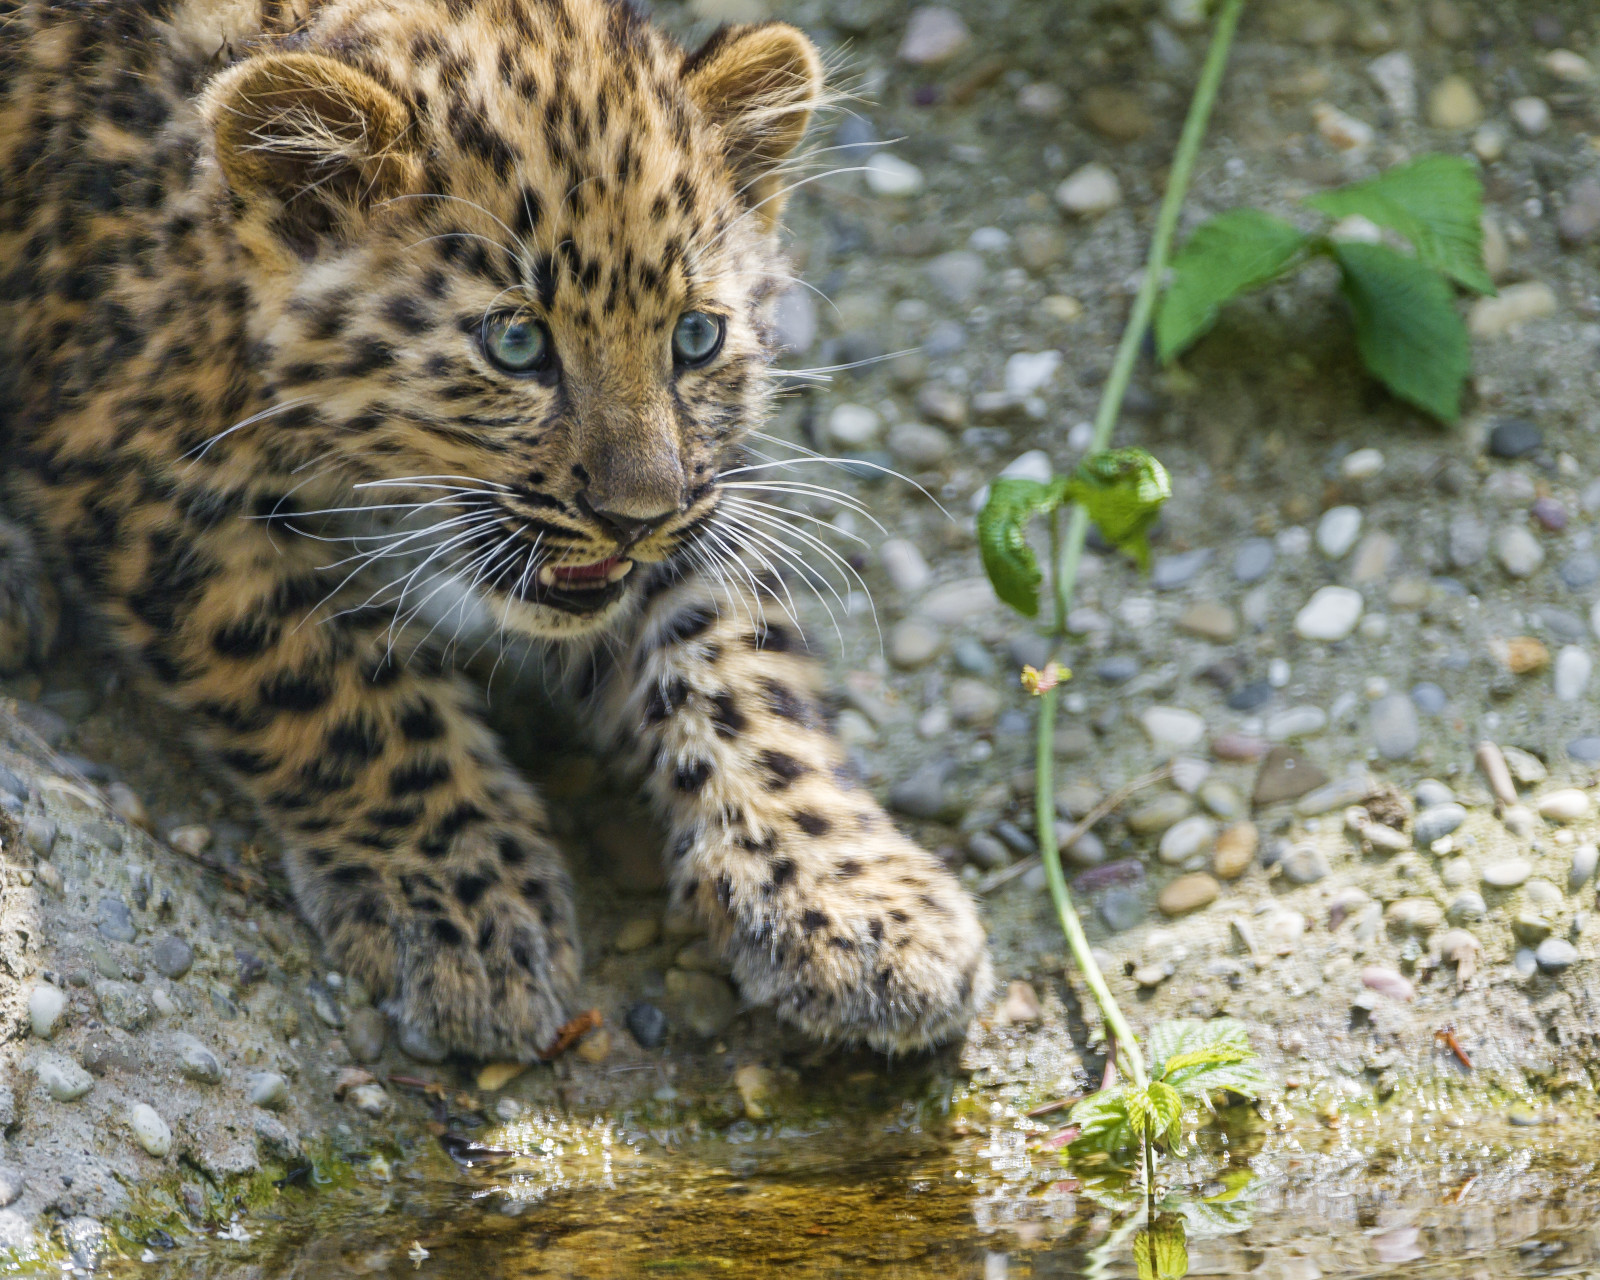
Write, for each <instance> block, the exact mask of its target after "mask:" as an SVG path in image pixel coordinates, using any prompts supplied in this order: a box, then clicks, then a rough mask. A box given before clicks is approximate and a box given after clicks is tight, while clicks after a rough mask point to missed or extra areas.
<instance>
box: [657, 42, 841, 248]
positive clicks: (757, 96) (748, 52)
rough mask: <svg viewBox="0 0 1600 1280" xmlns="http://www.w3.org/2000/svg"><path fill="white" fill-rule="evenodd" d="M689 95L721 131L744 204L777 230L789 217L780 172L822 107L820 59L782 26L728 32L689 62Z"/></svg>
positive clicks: (685, 79)
mask: <svg viewBox="0 0 1600 1280" xmlns="http://www.w3.org/2000/svg"><path fill="white" fill-rule="evenodd" d="M683 82H684V87H685V88H686V89H687V90H688V92H689V97H690V98H691V99H692V100H693V101H694V103H695V105H696V106H698V107H699V108H700V110H701V111H702V112H704V113H705V115H706V116H708V117H709V118H710V119H711V120H712V121H713V122H714V123H715V124H716V125H717V126H718V128H720V129H721V131H722V139H723V146H724V148H725V149H726V151H727V155H728V161H729V163H730V165H731V166H732V168H733V172H734V178H735V180H736V181H737V183H738V185H739V188H740V194H741V198H742V199H743V200H744V201H745V203H746V204H747V205H748V206H749V207H750V208H751V209H753V210H755V212H756V216H757V217H758V218H760V219H761V221H762V223H763V224H764V225H765V226H767V227H771V226H772V225H773V224H774V223H776V222H777V220H778V215H779V214H780V213H782V211H783V189H784V183H783V179H782V175H781V174H780V173H778V172H777V169H778V166H779V165H781V164H782V162H783V161H784V160H785V159H786V158H787V157H788V156H789V154H790V153H791V152H793V151H794V149H795V147H797V146H799V144H800V139H801V138H802V137H803V136H804V135H805V131H806V126H807V125H808V124H809V123H810V121H811V113H812V111H814V110H815V109H816V108H817V106H818V105H820V103H821V102H822V95H823V68H822V58H821V56H820V55H819V54H818V53H817V49H816V46H815V45H813V44H812V43H811V41H810V40H809V39H807V38H806V36H805V35H804V34H802V33H801V32H800V31H798V30H796V29H795V28H794V27H791V26H789V25H788V24H787V23H784V22H763V23H757V24H754V25H749V26H738V27H723V28H722V29H721V30H719V31H717V32H716V33H715V34H713V35H712V36H711V38H710V39H709V40H707V41H706V42H705V44H704V45H702V46H701V47H700V49H699V51H698V52H696V53H693V54H691V55H690V56H689V57H688V58H687V59H685V60H684V64H683Z"/></svg>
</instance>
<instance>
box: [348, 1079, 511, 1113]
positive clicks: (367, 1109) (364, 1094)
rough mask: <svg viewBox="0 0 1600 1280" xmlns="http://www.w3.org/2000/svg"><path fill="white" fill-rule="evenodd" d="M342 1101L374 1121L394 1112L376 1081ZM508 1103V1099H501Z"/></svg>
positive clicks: (388, 1099) (357, 1087)
mask: <svg viewBox="0 0 1600 1280" xmlns="http://www.w3.org/2000/svg"><path fill="white" fill-rule="evenodd" d="M344 1100H345V1101H346V1102H348V1103H349V1104H350V1105H351V1106H352V1107H354V1108H355V1109H356V1110H357V1111H359V1112H361V1114H362V1115H365V1116H371V1117H372V1119H374V1120H382V1119H383V1118H384V1117H385V1116H387V1115H388V1114H389V1113H390V1112H391V1111H393V1110H394V1099H393V1098H391V1097H390V1096H389V1091H388V1090H387V1089H385V1088H384V1087H383V1086H382V1085H381V1084H379V1083H377V1081H373V1082H372V1083H370V1084H358V1085H357V1086H356V1087H355V1088H354V1089H352V1090H350V1092H349V1093H347V1094H345V1096H344ZM502 1101H510V1099H502Z"/></svg>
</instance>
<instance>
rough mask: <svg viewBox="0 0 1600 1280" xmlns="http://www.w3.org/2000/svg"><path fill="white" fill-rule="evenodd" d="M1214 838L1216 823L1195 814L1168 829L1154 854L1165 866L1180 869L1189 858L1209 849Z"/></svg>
mask: <svg viewBox="0 0 1600 1280" xmlns="http://www.w3.org/2000/svg"><path fill="white" fill-rule="evenodd" d="M1216 837H1217V824H1216V821H1215V820H1214V819H1212V818H1210V817H1207V816H1206V815H1205V814H1199V813H1197V814H1194V815H1193V816H1191V817H1188V818H1184V819H1183V820H1182V821H1180V822H1177V823H1175V824H1173V825H1172V826H1171V827H1168V828H1167V830H1166V831H1165V832H1164V833H1163V834H1162V836H1161V842H1160V844H1159V845H1158V846H1157V848H1156V853H1157V856H1158V857H1159V858H1160V859H1161V861H1162V862H1164V863H1166V864H1167V866H1169V867H1181V866H1182V865H1183V864H1184V863H1186V862H1188V861H1189V859H1190V858H1193V857H1196V856H1197V855H1199V854H1202V853H1204V852H1205V851H1206V850H1207V849H1209V848H1210V847H1211V845H1212V844H1213V842H1214V841H1215V840H1216Z"/></svg>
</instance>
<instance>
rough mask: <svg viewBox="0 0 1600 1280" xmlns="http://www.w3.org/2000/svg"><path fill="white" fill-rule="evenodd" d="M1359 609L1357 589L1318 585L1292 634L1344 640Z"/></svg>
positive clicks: (1352, 629) (1357, 620)
mask: <svg viewBox="0 0 1600 1280" xmlns="http://www.w3.org/2000/svg"><path fill="white" fill-rule="evenodd" d="M1530 536H1531V535H1530ZM1362 608H1363V602H1362V599H1361V593H1360V592H1359V591H1354V590H1352V589H1351V588H1349V587H1320V588H1318V589H1317V591H1316V592H1315V593H1314V594H1313V595H1312V597H1311V599H1310V600H1309V601H1307V602H1306V604H1305V606H1304V607H1303V608H1302V609H1301V610H1300V612H1299V613H1297V614H1296V615H1295V619H1294V629H1295V633H1296V634H1297V635H1299V636H1301V637H1302V638H1303V639H1306V640H1322V641H1328V642H1332V641H1335V640H1343V639H1344V638H1345V637H1346V636H1348V635H1349V634H1350V633H1351V632H1352V631H1354V630H1355V628H1356V623H1358V622H1359V621H1361V610H1362Z"/></svg>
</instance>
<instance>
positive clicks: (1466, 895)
mask: <svg viewBox="0 0 1600 1280" xmlns="http://www.w3.org/2000/svg"><path fill="white" fill-rule="evenodd" d="M1488 914H1489V904H1488V903H1487V902H1485V901H1484V900H1483V895H1482V894H1481V893H1479V892H1478V891H1477V890H1476V889H1463V890H1462V891H1461V892H1460V893H1458V894H1456V896H1455V897H1454V898H1452V899H1451V900H1450V905H1449V906H1448V907H1446V908H1445V915H1446V916H1447V917H1449V920H1450V923H1451V924H1468V923H1470V922H1472V921H1474V920H1482V919H1483V917H1484V916H1486V915H1488Z"/></svg>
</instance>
